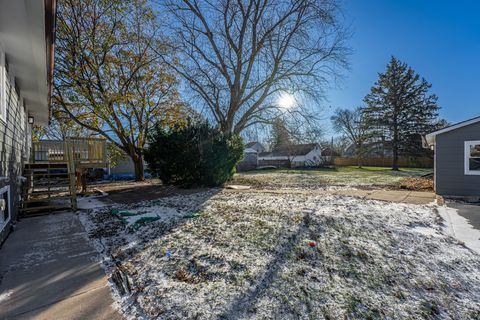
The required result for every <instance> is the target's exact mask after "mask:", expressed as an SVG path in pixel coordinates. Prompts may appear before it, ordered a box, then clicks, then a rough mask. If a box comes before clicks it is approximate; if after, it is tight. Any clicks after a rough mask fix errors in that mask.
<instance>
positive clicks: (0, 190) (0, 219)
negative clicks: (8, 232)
mask: <svg viewBox="0 0 480 320" xmlns="http://www.w3.org/2000/svg"><path fill="white" fill-rule="evenodd" d="M5 192H6V193H7V199H8V200H7V202H8V203H7V206H8V219H7V220H5V221H3V213H2V216H0V232H2V231H3V229H5V227H6V226H8V223H9V222H10V220H11V219H12V204H11V199H10V186H9V185H7V186H5V187H3V188H0V195H1V194H3V193H5Z"/></svg>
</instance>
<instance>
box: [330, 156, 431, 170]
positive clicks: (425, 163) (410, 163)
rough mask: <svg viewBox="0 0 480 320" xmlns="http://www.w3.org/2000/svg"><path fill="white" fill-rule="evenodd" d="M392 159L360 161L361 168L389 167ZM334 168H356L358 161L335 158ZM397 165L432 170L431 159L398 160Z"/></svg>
mask: <svg viewBox="0 0 480 320" xmlns="http://www.w3.org/2000/svg"><path fill="white" fill-rule="evenodd" d="M392 162H393V159H392V158H368V159H362V161H361V163H362V166H369V167H389V166H391V165H392ZM334 164H335V165H336V166H356V165H357V164H358V160H357V159H356V158H335V160H334ZM398 165H399V166H400V167H404V168H433V159H431V158H427V157H419V158H402V157H401V158H400V159H399V160H398Z"/></svg>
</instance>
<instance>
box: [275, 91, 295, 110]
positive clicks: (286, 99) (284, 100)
mask: <svg viewBox="0 0 480 320" xmlns="http://www.w3.org/2000/svg"><path fill="white" fill-rule="evenodd" d="M277 103H278V106H279V107H280V108H282V109H290V108H292V107H293V106H294V105H295V98H294V97H293V95H291V94H288V93H284V94H282V95H281V96H280V97H279V98H278V102H277Z"/></svg>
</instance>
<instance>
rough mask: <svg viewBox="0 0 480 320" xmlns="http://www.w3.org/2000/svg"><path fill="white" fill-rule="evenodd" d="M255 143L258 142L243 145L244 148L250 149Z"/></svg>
mask: <svg viewBox="0 0 480 320" xmlns="http://www.w3.org/2000/svg"><path fill="white" fill-rule="evenodd" d="M257 143H258V142H256V141H253V142H249V143H247V144H246V145H245V148H251V147H253V146H254V145H256V144H257Z"/></svg>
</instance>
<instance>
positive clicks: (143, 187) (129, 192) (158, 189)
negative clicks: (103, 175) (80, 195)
mask: <svg viewBox="0 0 480 320" xmlns="http://www.w3.org/2000/svg"><path fill="white" fill-rule="evenodd" d="M90 188H91V189H92V190H93V189H95V188H96V189H100V190H102V191H104V192H106V193H108V196H107V199H108V200H110V201H112V202H114V203H121V204H134V203H138V202H141V201H149V200H155V199H159V198H164V197H171V196H176V195H190V194H194V193H198V192H203V191H206V190H207V189H205V188H195V189H181V188H177V187H172V186H165V185H163V184H162V182H161V181H160V180H158V179H151V180H146V181H142V182H137V181H123V182H109V183H101V184H95V185H91V186H90Z"/></svg>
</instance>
